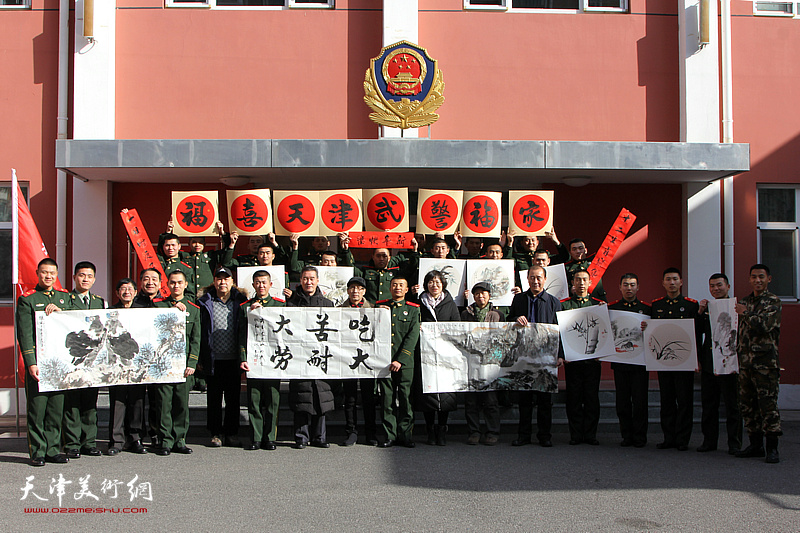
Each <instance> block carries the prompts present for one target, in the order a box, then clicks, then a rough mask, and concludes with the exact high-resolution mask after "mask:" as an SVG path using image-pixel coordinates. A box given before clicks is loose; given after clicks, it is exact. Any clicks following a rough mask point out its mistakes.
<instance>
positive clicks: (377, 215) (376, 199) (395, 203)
mask: <svg viewBox="0 0 800 533" xmlns="http://www.w3.org/2000/svg"><path fill="white" fill-rule="evenodd" d="M405 216H406V208H405V205H404V204H403V201H402V200H401V199H400V197H399V196H397V195H396V194H392V193H390V192H383V193H380V194H376V195H375V196H373V197H372V198H371V199H370V201H369V203H368V204H367V217H369V221H370V222H371V223H372V225H373V226H375V227H376V228H379V229H382V230H391V229H394V228H396V227H397V226H399V225H400V223H401V222H402V221H403V219H404V218H405Z"/></svg>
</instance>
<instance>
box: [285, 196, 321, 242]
mask: <svg viewBox="0 0 800 533" xmlns="http://www.w3.org/2000/svg"><path fill="white" fill-rule="evenodd" d="M277 215H278V222H280V224H281V226H283V227H284V228H286V229H287V230H288V231H291V232H292V233H301V232H302V231H303V230H305V229H306V228H308V227H309V226H311V224H313V223H314V220H315V219H316V216H317V214H316V211H315V210H314V204H312V203H311V200H309V199H308V198H306V197H305V196H302V195H299V194H290V195H289V196H287V197H286V198H284V199H283V200H281V202H280V204H278V213H277Z"/></svg>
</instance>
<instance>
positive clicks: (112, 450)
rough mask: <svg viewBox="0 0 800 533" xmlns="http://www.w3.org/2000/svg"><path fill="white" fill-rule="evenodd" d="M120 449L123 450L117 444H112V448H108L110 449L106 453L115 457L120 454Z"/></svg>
mask: <svg viewBox="0 0 800 533" xmlns="http://www.w3.org/2000/svg"><path fill="white" fill-rule="evenodd" d="M120 451H121V450H120V449H119V448H117V447H115V446H112V447H111V448H109V449H108V451H107V452H106V455H110V456H111V457H114V456H115V455H119V452H120Z"/></svg>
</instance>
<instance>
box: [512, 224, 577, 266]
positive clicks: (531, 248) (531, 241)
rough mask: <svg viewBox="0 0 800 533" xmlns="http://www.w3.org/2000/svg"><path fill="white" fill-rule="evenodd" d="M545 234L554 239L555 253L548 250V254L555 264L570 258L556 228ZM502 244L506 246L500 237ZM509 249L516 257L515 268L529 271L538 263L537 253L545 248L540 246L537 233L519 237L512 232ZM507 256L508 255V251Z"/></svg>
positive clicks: (546, 236)
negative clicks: (557, 234)
mask: <svg viewBox="0 0 800 533" xmlns="http://www.w3.org/2000/svg"><path fill="white" fill-rule="evenodd" d="M544 236H545V238H548V239H550V240H551V241H553V244H555V246H556V253H555V254H550V252H547V254H548V256H549V257H550V261H551V262H552V263H553V264H554V265H557V264H559V263H563V262H564V261H566V260H567V259H569V252H568V251H567V248H566V246H564V245H563V244H562V243H561V241H559V240H558V237H557V236H556V230H555V228H554V229H553V231H550V232H547V233H545V234H544ZM511 243H514V244H516V246H513V245H512V244H511ZM500 245H501V246H504V244H503V238H502V237H501V238H500ZM507 250H508V251H511V258H512V259H514V270H516V271H517V272H522V271H525V272H527V271H528V269H529V268H530V267H532V266H534V265H538V263H537V262H536V260H535V259H536V258H535V256H536V253H537V252H539V251H544V248H539V238H538V237H536V236H535V235H523V236H521V237H519V238H517V237H515V236H514V235H513V233H512V236H511V238H510V243H509V246H508V248H507ZM512 250H513V251H512ZM506 257H508V254H507V253H506ZM549 264H550V263H549V262H548V265H549ZM538 266H546V265H538Z"/></svg>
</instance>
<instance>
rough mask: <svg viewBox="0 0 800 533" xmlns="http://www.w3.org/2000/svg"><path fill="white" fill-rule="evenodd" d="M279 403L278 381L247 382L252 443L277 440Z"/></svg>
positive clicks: (258, 380)
mask: <svg viewBox="0 0 800 533" xmlns="http://www.w3.org/2000/svg"><path fill="white" fill-rule="evenodd" d="M280 401H281V381H280V380H279V379H248V380H247V414H248V415H249V418H250V430H251V431H252V437H253V442H268V441H269V442H274V441H276V440H278V407H279V406H280Z"/></svg>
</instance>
